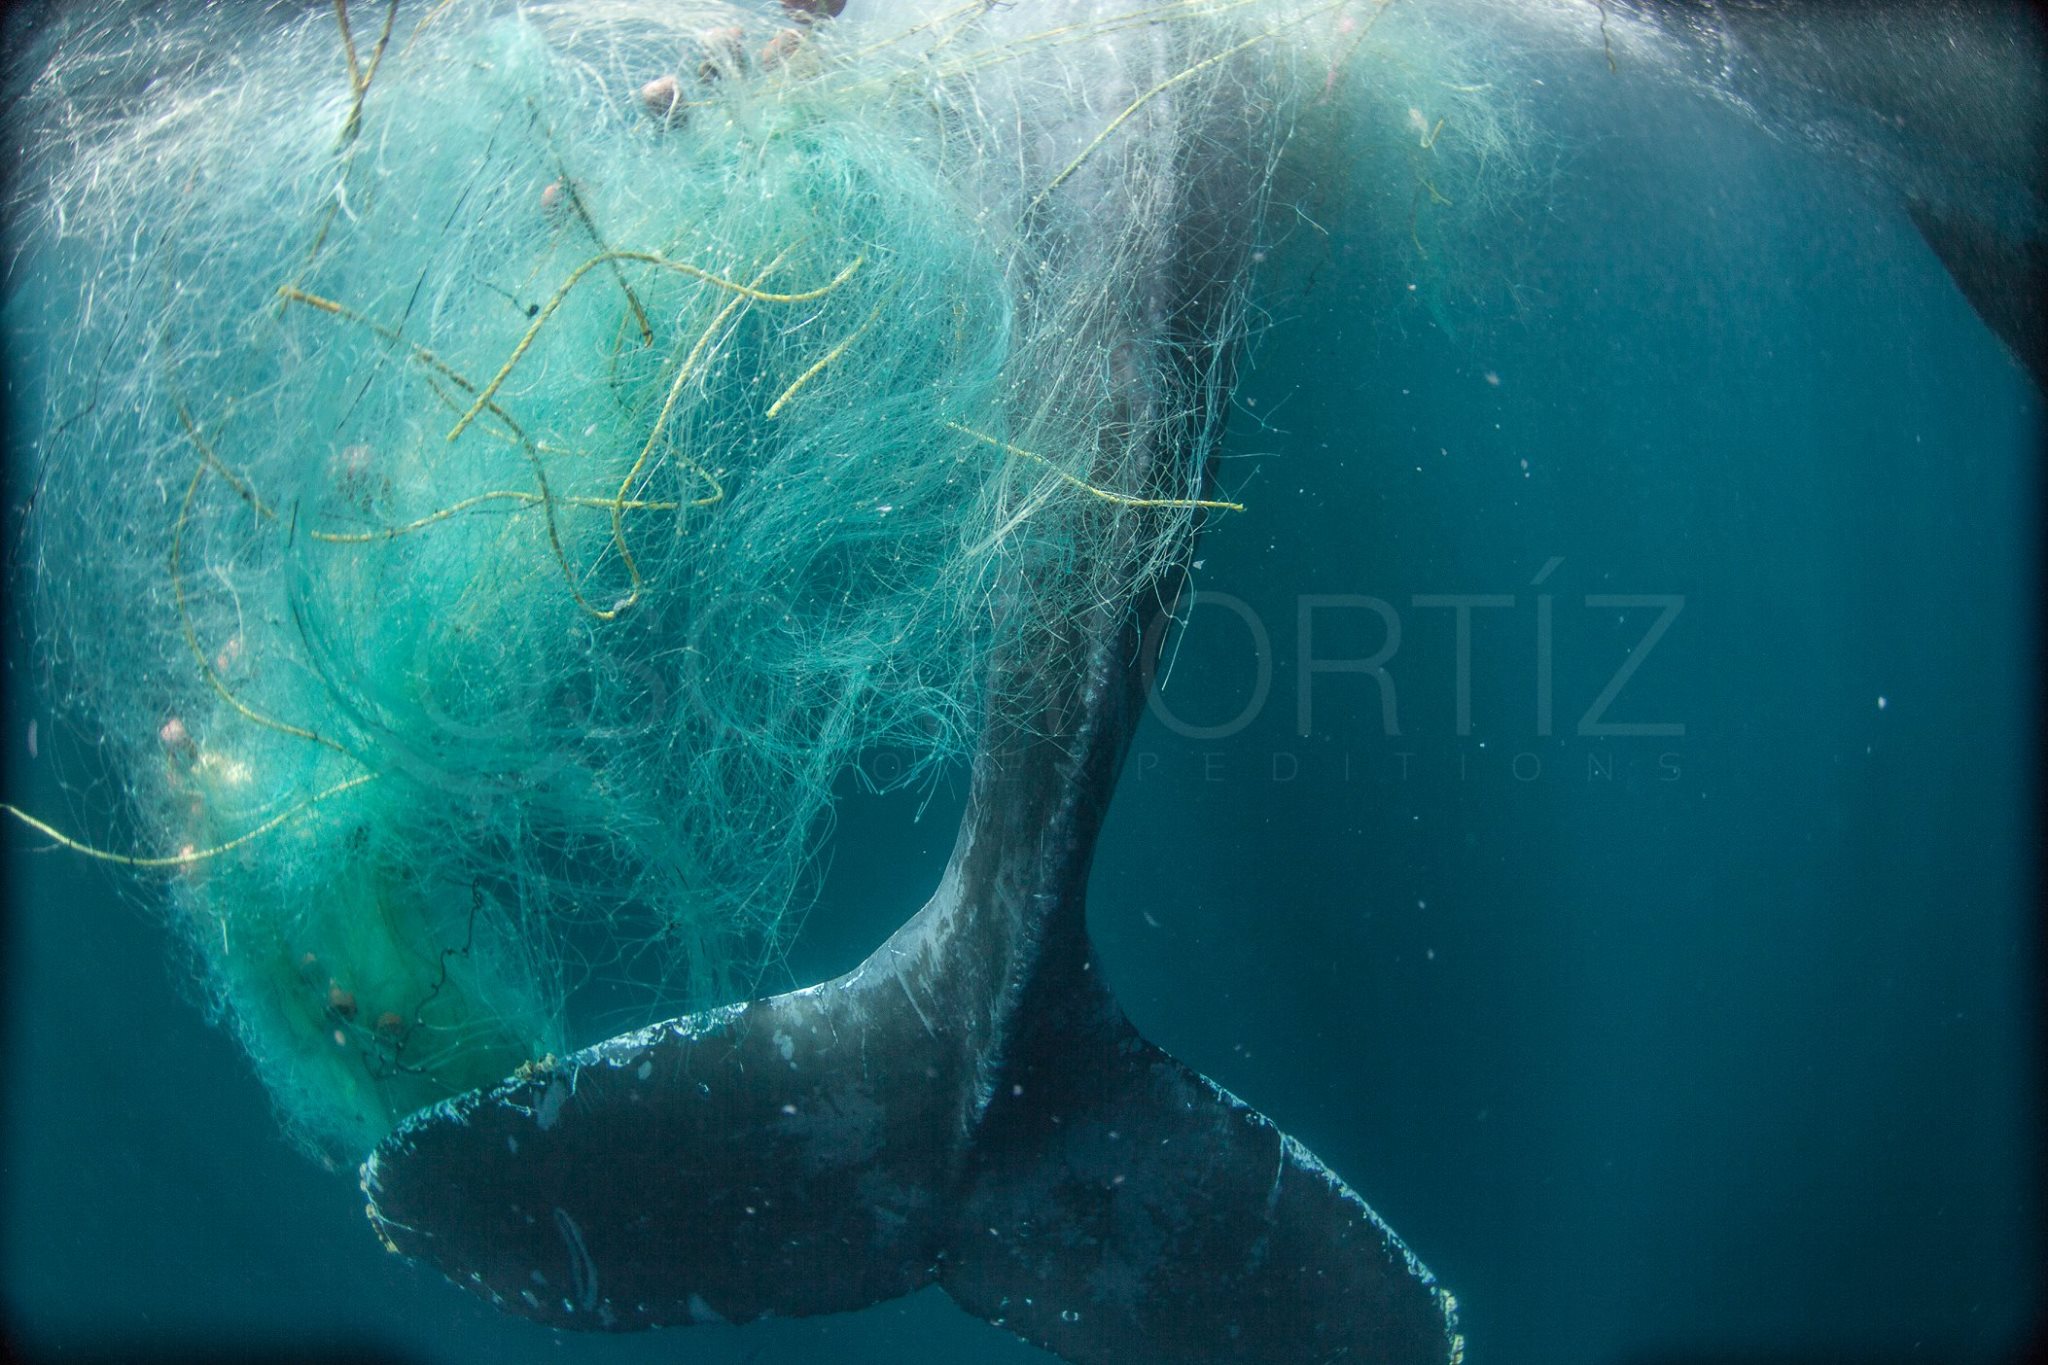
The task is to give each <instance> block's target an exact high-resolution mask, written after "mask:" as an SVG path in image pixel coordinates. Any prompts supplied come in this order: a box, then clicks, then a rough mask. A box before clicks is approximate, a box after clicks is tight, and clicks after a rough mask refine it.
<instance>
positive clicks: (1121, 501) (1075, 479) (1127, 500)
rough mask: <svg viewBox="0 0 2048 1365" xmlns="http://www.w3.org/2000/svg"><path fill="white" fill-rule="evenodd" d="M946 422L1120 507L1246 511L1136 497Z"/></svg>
mask: <svg viewBox="0 0 2048 1365" xmlns="http://www.w3.org/2000/svg"><path fill="white" fill-rule="evenodd" d="M946 425H947V426H949V427H951V428H952V429H953V430H955V431H957V432H959V433H960V434H961V435H963V436H971V437H973V438H974V439H975V440H977V441H980V442H981V443H982V444H983V445H991V446H994V447H995V448H996V449H997V450H1000V451H1002V452H1003V453H1004V454H1006V455H1014V456H1016V457H1017V458H1018V459H1020V460H1030V461H1032V462H1033V463H1036V464H1042V465H1044V466H1045V467H1046V468H1047V469H1049V470H1051V471H1052V472H1053V474H1054V476H1055V477H1057V478H1059V479H1061V480H1063V481H1065V482H1067V483H1070V484H1072V485H1073V486H1074V487H1076V488H1078V489H1080V490H1081V491H1082V492H1084V493H1086V494H1088V495H1089V496H1091V497H1096V498H1101V499H1102V500H1103V501H1104V502H1113V503H1115V504H1116V505H1117V506H1119V507H1180V508H1206V509H1208V510H1210V511H1216V512H1242V511H1244V504H1243V503H1241V502H1222V501H1220V500H1217V499H1213V498H1140V497H1134V496H1132V495H1131V494H1129V493H1119V492H1117V491H1115V490H1114V489H1109V488H1100V487H1097V486H1096V485H1095V484H1092V483H1090V482H1088V480H1086V479H1084V478H1081V477H1079V476H1078V475H1074V474H1069V473H1068V472H1067V471H1066V470H1064V469H1061V468H1060V467H1059V466H1058V465H1056V464H1054V463H1053V462H1052V461H1051V460H1049V459H1047V458H1046V457H1045V456H1043V455H1040V454H1037V453H1035V452H1033V451H1029V450H1023V449H1020V448H1019V447H1017V446H1013V445H1011V444H1010V443H1009V442H1008V441H1004V440H1000V439H998V438H996V437H994V436H991V435H989V434H988V433H987V432H985V431H976V430H975V429H974V428H973V427H970V426H963V425H962V424H961V423H959V422H947V423H946Z"/></svg>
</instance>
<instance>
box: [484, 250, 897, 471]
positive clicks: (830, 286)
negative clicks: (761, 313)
mask: <svg viewBox="0 0 2048 1365" xmlns="http://www.w3.org/2000/svg"><path fill="white" fill-rule="evenodd" d="M865 259H866V257H864V256H856V257H854V258H853V261H852V262H851V263H850V264H849V265H848V266H847V267H846V268H845V269H844V270H841V271H840V272H839V273H838V274H837V275H835V276H833V277H832V278H831V279H830V280H828V281H826V282H825V283H824V284H822V285H820V286H818V287H817V288H816V289H806V290H802V291H800V292H798V293H793V294H779V293H770V292H768V291H766V290H762V289H759V288H756V287H754V286H753V285H746V284H741V283H739V282H738V281H737V280H729V279H726V278H725V277H724V276H722V275H716V274H713V273H712V272H711V271H709V270H706V269H704V268H703V267H702V266H695V265H691V264H689V263H688V262H687V261H671V260H669V259H668V258H667V257H665V256H657V255H655V254H654V253H653V252H651V251H602V252H599V253H598V254H597V255H595V256H592V257H591V258H590V259H589V260H587V261H585V262H584V263H583V264H581V265H579V266H577V267H576V268H575V269H574V270H572V271H570V272H569V277H568V278H567V279H565V280H563V281H562V284H561V287H560V288H558V289H556V290H555V292H554V295H553V296H552V297H551V298H549V299H548V301H547V302H546V303H545V304H542V305H541V309H540V311H539V312H538V313H536V314H535V315H534V319H533V321H532V322H531V323H529V324H528V325H527V328H526V335H525V336H523V337H521V338H520V339H519V344H518V345H517V346H515V347H513V348H512V354H511V355H510V356H509V357H507V359H506V361H505V363H504V365H502V366H501V367H499V370H498V373H497V374H496V375H495V376H493V377H492V379H491V382H490V383H488V384H486V385H484V388H483V392H482V393H480V394H478V395H477V398H476V401H475V402H474V403H472V404H470V408H469V411H468V412H465V413H463V414H462V420H460V421H459V422H457V423H456V424H455V426H454V429H453V430H451V431H450V432H449V433H448V439H449V440H451V441H453V440H455V439H456V438H457V437H459V436H461V435H462V433H463V431H464V430H466V429H467V428H468V426H469V424H470V423H471V422H472V421H474V420H475V419H476V415H477V414H478V413H479V412H481V411H483V409H484V407H485V406H486V405H487V404H488V403H489V402H490V401H491V399H492V397H494V396H495V395H496V394H497V392H498V390H499V389H500V388H501V387H502V386H503V385H504V383H505V381H506V380H507V379H509V378H510V377H511V375H512V370H513V367H514V366H516V365H518V364H519V361H520V358H521V357H523V356H524V355H525V354H526V352H527V350H528V349H529V348H530V347H532V345H533V342H534V338H535V337H537V336H539V335H540V329H541V328H542V327H543V326H545V325H546V323H547V321H548V319H549V318H551V317H553V316H554V313H555V310H556V309H558V308H560V307H561V306H562V303H563V301H564V300H565V299H567V298H568V297H569V291H570V290H572V289H574V288H575V287H576V284H577V281H579V280H581V279H582V278H583V277H584V276H585V275H587V274H589V273H590V272H591V271H593V270H595V269H596V268H597V267H598V266H601V265H604V264H606V263H607V262H610V261H630V262H633V263H634V264H637V265H652V266H656V267H659V268H660V269H663V270H672V271H674V272H675V273H677V274H678V275H687V276H688V277H690V278H691V279H694V280H700V281H702V282H703V283H705V284H708V285H711V286H712V287H714V288H717V289H723V290H725V291H726V292H727V293H730V294H732V295H734V296H735V297H738V298H743V299H752V300H753V301H754V302H756V303H809V302H811V301H812V300H813V299H822V298H824V297H825V296H826V295H827V294H829V293H831V292H832V291H833V290H835V289H837V288H838V287H839V286H840V285H842V284H845V283H846V281H847V280H848V279H850V278H852V276H853V272H854V271H856V270H858V269H860V266H861V262H862V261H864V260H865Z"/></svg>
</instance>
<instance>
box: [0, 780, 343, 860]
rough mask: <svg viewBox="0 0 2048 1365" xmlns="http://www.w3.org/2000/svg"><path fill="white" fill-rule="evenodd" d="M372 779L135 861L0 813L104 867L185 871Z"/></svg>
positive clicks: (23, 815) (0, 805) (11, 810)
mask: <svg viewBox="0 0 2048 1365" xmlns="http://www.w3.org/2000/svg"><path fill="white" fill-rule="evenodd" d="M376 777H377V774H375V773H362V774H359V775H358V776H355V777H351V778H349V779H348V780H347V781H346V782H337V783H335V784H334V785H333V786H331V787H329V788H328V789H327V790H326V791H323V792H316V793H314V794H313V795H312V796H309V797H307V798H306V799H305V800H303V801H301V802H299V803H298V804H297V805H295V806H292V807H291V808H289V809H287V810H283V811H280V812H278V813H277V814H276V815H273V816H271V817H270V818H269V819H268V820H265V821H264V822H263V823H262V824H260V825H257V826H256V827H255V828H254V829H249V830H244V831H243V832H242V833H240V834H238V835H236V836H235V837H234V838H232V839H230V840H228V841H227V842H226V843H224V844H215V845H213V846H212V847H211V848H195V849H191V850H189V851H185V852H179V853H173V854H171V855H169V856H167V857H154V858H151V857H139V856H137V855H135V854H132V853H113V852H110V851H108V850H107V849H104V848H94V847H93V846H92V845H91V844H88V843H83V842H81V841H80V840H77V839H74V838H72V837H71V836H70V835H68V834H66V833H64V832H63V831H62V830H60V829H58V828H57V827H56V826H54V825H51V824H49V823H47V822H46V821H42V820H38V819H36V817H35V816H33V815H30V814H29V813H28V812H27V811H25V810H23V809H21V807H19V806H14V805H9V804H8V803H6V802H4V801H0V810H4V811H6V812H7V813H8V814H9V815H11V816H13V817H14V818H15V819H17V820H19V821H21V823H23V824H24V825H27V826H28V827H29V828H30V829H32V830H34V831H36V833H38V834H41V835H43V836H45V837H46V838H50V839H54V840H56V841H57V843H58V844H60V845H61V846H63V847H65V848H68V849H70V850H71V851H72V852H73V853H82V854H84V855H85V856H86V857H88V858H97V859H99V860H100V861H101V862H104V863H119V864H120V865H121V866H123V867H189V866H191V865H192V864H193V863H199V862H205V861H206V860H207V859H209V858H218V857H220V856H221V855H222V854H224V853H232V852H234V851H235V850H236V849H238V848H240V847H241V846H242V845H243V844H246V843H248V842H249V841H250V840H252V839H260V838H262V837H263V836H264V835H266V834H268V833H270V832H271V831H272V830H274V829H276V828H277V827H278V826H279V825H282V824H284V823H285V822H286V821H287V820H290V819H292V818H294V817H296V816H299V815H303V814H304V813H305V812H307V811H309V810H311V809H312V808H313V807H315V806H317V805H319V804H320V803H321V802H322V801H327V800H331V799H333V798H334V797H337V796H340V795H341V794H342V793H343V792H345V791H350V790H352V789H354V788H356V787H360V786H362V785H363V784H364V783H365V782H373V781H375V780H376Z"/></svg>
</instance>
